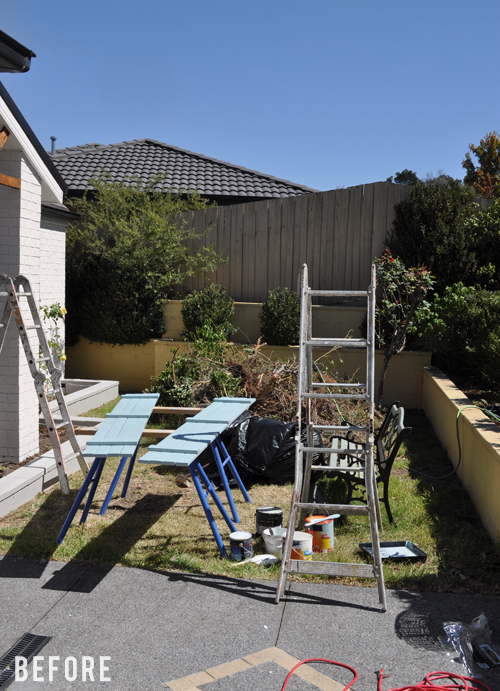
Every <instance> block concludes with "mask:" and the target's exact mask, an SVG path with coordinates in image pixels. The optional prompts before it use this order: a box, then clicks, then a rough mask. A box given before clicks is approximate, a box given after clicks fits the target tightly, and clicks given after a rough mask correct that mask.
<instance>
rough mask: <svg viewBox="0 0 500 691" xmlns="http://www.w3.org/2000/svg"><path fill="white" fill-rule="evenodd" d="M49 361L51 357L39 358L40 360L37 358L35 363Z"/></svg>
mask: <svg viewBox="0 0 500 691" xmlns="http://www.w3.org/2000/svg"><path fill="white" fill-rule="evenodd" d="M48 360H50V358H49V357H39V358H35V362H48Z"/></svg>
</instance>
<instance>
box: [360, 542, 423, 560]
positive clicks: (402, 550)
mask: <svg viewBox="0 0 500 691" xmlns="http://www.w3.org/2000/svg"><path fill="white" fill-rule="evenodd" d="M359 546H360V547H361V549H362V550H364V551H365V552H366V553H367V554H369V555H370V557H373V548H372V543H371V542H360V543H359ZM380 552H381V556H382V559H387V560H390V561H422V562H425V560H426V559H427V554H426V553H425V552H424V551H423V550H421V549H420V548H419V547H417V546H416V545H414V544H413V542H410V540H399V541H397V542H381V543H380Z"/></svg>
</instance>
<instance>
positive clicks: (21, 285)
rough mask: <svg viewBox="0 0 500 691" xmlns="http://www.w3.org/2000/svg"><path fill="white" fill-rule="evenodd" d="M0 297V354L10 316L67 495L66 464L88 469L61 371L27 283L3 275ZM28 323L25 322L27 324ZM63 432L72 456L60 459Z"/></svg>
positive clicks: (62, 455) (61, 455) (24, 279)
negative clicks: (49, 391)
mask: <svg viewBox="0 0 500 691" xmlns="http://www.w3.org/2000/svg"><path fill="white" fill-rule="evenodd" d="M0 297H5V298H7V299H6V302H5V308H4V310H3V315H2V317H1V319H0V353H1V352H2V348H3V344H4V342H5V336H6V333H7V328H8V326H9V323H10V318H11V316H12V314H14V319H15V322H16V326H17V330H18V332H19V337H20V339H21V342H22V344H23V348H24V352H25V354H26V359H27V360H28V365H29V368H30V372H31V376H32V377H33V380H34V382H35V389H36V393H37V396H38V402H39V404H40V408H41V411H42V413H43V418H44V420H45V424H46V426H47V431H48V433H49V436H50V440H51V442H52V448H53V450H54V457H55V460H56V467H57V473H58V475H59V482H60V483H61V490H62V493H63V494H69V484H68V476H67V473H66V463H67V462H68V461H70V460H72V459H74V458H77V459H78V463H79V464H80V468H81V470H82V472H83V474H84V475H87V472H88V466H87V463H86V461H85V459H84V458H83V456H82V451H81V449H80V446H79V444H78V441H77V439H76V435H75V430H74V428H73V423H72V422H71V418H70V416H69V413H68V409H67V407H66V402H65V400H64V396H63V393H62V389H61V376H62V372H61V370H60V369H59V368H58V367H56V366H55V365H54V362H53V359H52V353H51V351H50V348H49V344H48V343H47V338H46V336H45V333H44V330H43V326H42V322H41V320H40V314H39V312H38V308H37V306H36V302H35V298H34V296H33V293H32V291H31V285H30V282H29V280H28V279H27V278H26V277H25V276H21V275H19V276H18V277H17V278H15V279H14V280H13V279H12V278H10V276H7V275H5V274H0ZM21 298H23V299H26V300H27V303H28V307H29V310H30V314H31V318H30V317H29V316H28V318H27V319H25V318H24V316H23V310H22V308H21V302H20V299H21ZM27 322H28V323H27ZM28 332H30V333H31V332H33V333H34V336H35V337H36V344H35V348H34V349H35V352H36V353H37V354H40V357H35V355H34V354H33V348H32V347H31V342H30V339H29V337H28ZM41 363H43V366H44V369H45V370H46V372H43V371H41V369H40V367H39V366H40V364H41ZM47 373H48V375H49V377H50V380H51V382H52V388H53V392H54V396H55V400H56V401H57V406H58V409H59V415H58V416H57V417H58V418H60V419H61V420H62V422H61V423H60V424H58V425H56V424H55V422H54V418H53V417H52V412H51V410H50V407H49V403H48V401H47V395H46V392H45V389H44V383H45V379H46V376H47ZM60 429H63V430H66V433H67V435H68V439H69V441H70V443H71V448H72V453H71V454H70V455H69V456H64V454H63V451H62V445H61V440H60V438H59V430H60Z"/></svg>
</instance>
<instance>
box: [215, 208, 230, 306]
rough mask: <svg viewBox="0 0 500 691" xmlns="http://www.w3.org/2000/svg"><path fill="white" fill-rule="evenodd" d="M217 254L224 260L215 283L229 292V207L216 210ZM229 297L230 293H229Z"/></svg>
mask: <svg viewBox="0 0 500 691" xmlns="http://www.w3.org/2000/svg"><path fill="white" fill-rule="evenodd" d="M217 252H218V254H221V255H223V256H224V259H225V260H226V261H225V262H224V263H223V264H220V265H219V267H218V269H217V283H220V285H223V286H224V287H225V288H226V290H227V291H228V292H229V261H230V257H231V212H230V207H227V206H219V207H218V209H217ZM229 294H230V295H231V293H230V292H229Z"/></svg>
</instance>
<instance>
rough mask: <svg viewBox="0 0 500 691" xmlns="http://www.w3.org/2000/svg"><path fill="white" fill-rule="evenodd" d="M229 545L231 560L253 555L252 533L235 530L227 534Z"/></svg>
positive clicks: (247, 557) (249, 557)
mask: <svg viewBox="0 0 500 691" xmlns="http://www.w3.org/2000/svg"><path fill="white" fill-rule="evenodd" d="M229 543H230V545H231V559H232V560H233V561H244V560H245V559H251V558H252V557H253V541H252V533H247V532H246V531H244V530H237V531H236V532H235V533H231V534H230V535H229Z"/></svg>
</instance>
